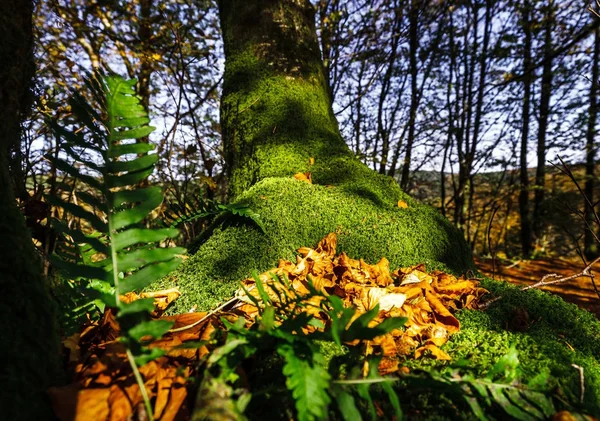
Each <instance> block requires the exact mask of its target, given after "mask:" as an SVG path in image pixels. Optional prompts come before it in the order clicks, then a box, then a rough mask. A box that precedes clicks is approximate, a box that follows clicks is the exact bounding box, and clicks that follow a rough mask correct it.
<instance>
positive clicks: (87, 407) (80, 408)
mask: <svg viewBox="0 0 600 421" xmlns="http://www.w3.org/2000/svg"><path fill="white" fill-rule="evenodd" d="M109 396H110V389H107V388H104V389H84V390H80V391H79V393H78V394H77V407H76V409H75V421H88V420H106V419H108V415H109V413H110V409H109V406H108V398H109Z"/></svg>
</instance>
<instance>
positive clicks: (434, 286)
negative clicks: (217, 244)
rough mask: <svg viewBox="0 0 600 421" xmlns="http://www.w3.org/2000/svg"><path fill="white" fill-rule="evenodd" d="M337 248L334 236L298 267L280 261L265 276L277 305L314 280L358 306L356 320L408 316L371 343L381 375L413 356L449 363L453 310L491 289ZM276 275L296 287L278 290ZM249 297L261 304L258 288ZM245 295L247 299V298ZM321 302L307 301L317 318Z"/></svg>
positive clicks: (455, 324)
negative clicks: (281, 298) (354, 255)
mask: <svg viewBox="0 0 600 421" xmlns="http://www.w3.org/2000/svg"><path fill="white" fill-rule="evenodd" d="M336 245H337V239H336V235H335V233H331V234H329V235H327V236H326V237H325V238H324V239H323V240H321V241H320V242H319V244H318V246H317V247H316V248H315V249H310V248H307V247H302V248H300V249H298V252H299V253H300V254H301V256H297V258H296V263H292V262H289V261H286V260H281V261H280V262H279V266H278V267H277V268H276V269H273V270H270V271H267V272H265V273H263V274H262V275H260V276H259V278H260V280H261V282H262V283H263V284H264V285H265V290H266V291H267V292H268V294H269V296H270V298H271V299H272V300H273V302H275V303H276V302H277V301H278V300H279V296H280V294H281V292H283V291H282V289H284V290H285V293H286V294H287V295H288V296H291V297H296V296H300V297H302V296H304V295H308V294H309V291H308V288H307V285H308V278H310V279H311V281H312V283H313V285H314V287H315V288H316V289H317V290H319V291H322V292H324V293H325V294H327V295H330V294H333V295H336V296H338V297H340V298H341V299H342V300H343V301H344V303H345V305H346V306H354V307H356V308H357V310H358V311H357V313H356V315H355V317H359V316H360V315H361V314H363V313H365V312H367V311H369V310H371V309H373V308H374V307H375V306H376V305H379V314H378V316H377V317H376V318H375V319H374V320H373V322H372V323H373V324H378V323H380V322H382V321H383V320H385V319H386V318H389V317H406V318H408V321H407V323H406V325H405V329H404V330H399V329H397V330H395V331H393V332H391V333H389V334H387V335H384V336H380V337H378V338H376V339H375V340H373V341H369V342H368V343H367V344H366V353H367V355H369V354H372V353H375V352H377V353H381V354H382V355H383V357H384V358H383V359H382V361H381V363H380V366H379V371H380V373H381V374H390V373H393V372H396V371H398V370H399V364H400V362H401V361H402V359H405V358H407V357H411V356H414V358H420V357H421V356H423V355H425V354H428V355H431V356H432V357H434V358H437V359H442V360H450V356H449V355H448V354H446V353H445V352H444V351H443V350H441V349H440V347H441V346H442V345H443V344H445V343H446V342H447V340H448V338H449V336H450V335H451V334H453V333H456V332H458V331H459V330H460V323H459V321H458V320H457V319H456V317H454V315H453V314H452V311H456V310H459V309H462V308H474V307H475V305H476V303H477V301H478V299H479V298H480V297H481V296H482V295H483V294H485V293H487V292H488V291H487V290H485V289H484V288H481V287H479V283H478V281H476V280H473V279H463V278H456V277H455V276H453V275H450V274H447V273H444V272H440V271H434V272H431V273H427V272H426V271H425V265H423V264H421V265H417V266H413V267H409V268H400V269H397V270H395V271H393V272H390V267H389V266H390V264H389V261H388V260H387V259H386V258H385V257H384V258H382V259H381V260H380V261H379V262H378V263H377V264H374V265H370V264H368V263H366V262H365V261H364V260H362V259H360V260H355V259H351V258H350V257H348V255H347V254H346V253H341V254H339V255H336ZM272 275H277V276H278V277H283V276H285V277H287V278H288V279H289V281H290V283H291V287H290V288H286V287H285V286H283V285H282V284H280V283H278V285H275V286H274V283H276V281H275V280H274V279H273V276H272ZM255 283H256V281H255V280H254V279H252V278H250V279H246V280H245V281H243V285H244V287H245V288H246V289H247V290H249V289H251V288H252V287H253V286H254V285H255ZM276 291H279V294H278V293H277V292H276ZM250 293H251V294H252V295H253V296H254V297H255V298H256V299H257V300H259V301H260V296H259V293H258V291H257V289H252V290H251V291H250ZM240 297H241V298H242V299H243V294H240ZM320 298H321V297H318V296H317V297H314V296H313V297H312V298H310V299H309V300H308V301H307V302H306V303H304V304H305V306H304V308H306V309H307V310H306V311H308V312H309V313H312V314H313V315H314V316H315V317H319V316H320V315H321V312H320V310H319V305H318V304H319V302H318V301H319V300H320ZM311 300H312V302H311ZM311 309H312V310H311ZM239 310H240V311H242V312H243V313H245V315H246V317H247V318H248V319H249V320H254V317H255V315H256V314H257V313H258V309H257V308H256V307H255V306H254V305H253V304H252V302H251V301H250V300H248V301H247V303H246V304H245V305H244V306H242V307H241V308H240V309H239Z"/></svg>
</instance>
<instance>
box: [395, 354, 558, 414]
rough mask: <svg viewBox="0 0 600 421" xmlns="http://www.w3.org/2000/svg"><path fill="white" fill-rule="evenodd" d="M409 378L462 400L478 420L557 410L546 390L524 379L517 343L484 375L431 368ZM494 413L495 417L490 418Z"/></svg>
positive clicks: (424, 386)
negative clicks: (437, 370) (443, 371)
mask: <svg viewBox="0 0 600 421" xmlns="http://www.w3.org/2000/svg"><path fill="white" fill-rule="evenodd" d="M462 366H463V367H462V368H467V367H468V362H466V361H465V362H463V363H462ZM406 379H408V380H409V381H408V384H409V385H411V386H413V387H418V388H423V389H427V390H436V391H439V392H440V393H443V394H445V395H448V396H451V397H454V398H456V399H458V400H462V401H463V402H465V403H466V405H467V406H468V408H470V410H471V411H472V413H473V414H474V415H475V416H476V418H477V419H479V420H488V419H514V420H527V421H535V420H545V419H548V418H550V417H552V415H554V414H555V413H556V409H555V407H554V403H553V400H552V397H551V395H550V394H548V393H547V391H544V392H546V393H544V392H542V391H540V390H539V389H538V390H536V388H535V387H533V386H532V387H528V386H527V385H524V384H522V383H521V381H520V379H521V375H520V369H519V359H518V353H517V351H516V349H515V348H514V347H512V348H511V349H510V351H509V352H508V353H507V354H506V355H504V356H503V357H501V358H500V359H499V360H498V361H497V362H496V364H494V365H493V366H492V368H491V369H490V370H489V372H488V373H487V374H486V375H485V376H484V377H477V376H474V375H473V374H461V369H460V368H456V369H454V370H453V371H452V372H451V373H446V374H440V373H438V372H436V371H435V370H431V371H428V372H423V373H421V374H416V375H409V376H406ZM546 380H547V376H546ZM542 383H545V382H542ZM492 414H494V415H495V417H494V418H490V417H491V416H492ZM496 417H497V418H496Z"/></svg>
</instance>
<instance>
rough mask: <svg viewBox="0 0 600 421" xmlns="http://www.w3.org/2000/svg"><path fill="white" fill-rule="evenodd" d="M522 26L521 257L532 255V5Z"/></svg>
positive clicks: (528, 6)
mask: <svg viewBox="0 0 600 421" xmlns="http://www.w3.org/2000/svg"><path fill="white" fill-rule="evenodd" d="M521 13H522V15H521V24H522V26H523V33H524V35H525V40H524V45H523V74H524V76H523V115H522V119H523V128H522V130H521V153H520V160H519V161H520V182H521V188H520V191H519V214H520V216H521V255H522V256H523V257H525V258H528V257H529V256H530V255H531V223H530V219H529V174H528V173H527V139H528V138H529V116H530V108H531V85H532V75H531V66H532V59H531V42H532V40H531V38H532V34H531V21H530V19H531V16H530V13H531V5H530V4H529V2H526V3H525V5H524V6H523V7H522V10H521Z"/></svg>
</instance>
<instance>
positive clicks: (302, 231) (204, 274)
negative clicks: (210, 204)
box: [153, 177, 472, 313]
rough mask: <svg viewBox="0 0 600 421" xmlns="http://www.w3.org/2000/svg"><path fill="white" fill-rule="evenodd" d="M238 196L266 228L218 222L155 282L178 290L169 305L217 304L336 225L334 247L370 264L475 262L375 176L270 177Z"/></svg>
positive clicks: (458, 266)
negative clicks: (320, 180)
mask: <svg viewBox="0 0 600 421" xmlns="http://www.w3.org/2000/svg"><path fill="white" fill-rule="evenodd" d="M393 193H395V194H396V196H395V197H394V196H390V195H391V194H393ZM398 198H404V199H406V200H407V201H408V202H410V203H411V205H410V206H409V208H408V209H403V208H398V206H397V200H396V199H398ZM239 201H240V202H243V203H246V204H248V205H249V206H250V207H251V208H252V209H253V210H255V211H257V212H258V213H259V214H260V215H261V218H262V219H263V222H264V225H265V227H266V231H267V235H263V234H261V233H260V232H259V230H258V229H256V228H255V227H254V226H252V225H237V226H228V227H220V228H217V229H216V230H215V231H214V232H213V234H212V235H211V236H210V237H209V238H208V239H207V241H206V242H205V243H204V244H202V245H201V246H200V248H199V250H198V252H197V253H196V254H195V255H194V256H192V257H190V258H189V259H188V260H187V261H186V262H185V263H184V264H183V265H182V266H181V267H180V268H179V269H178V270H177V271H176V272H174V273H172V274H171V275H170V276H169V277H168V278H166V279H164V280H163V281H161V283H160V284H159V285H155V286H153V288H164V287H168V286H173V285H177V286H179V288H180V289H181V290H182V292H183V294H182V296H181V297H180V298H179V299H178V300H177V301H176V302H175V305H174V307H173V308H172V310H171V312H175V313H176V312H184V311H187V310H189V309H190V308H192V307H193V306H194V305H197V306H198V308H199V309H202V310H206V309H209V308H211V307H214V306H215V305H217V304H218V303H220V302H222V301H224V300H226V299H228V298H229V297H231V295H232V293H233V292H234V290H235V289H237V288H238V285H239V284H238V282H239V281H240V280H242V279H244V278H246V277H248V276H250V275H251V274H252V271H253V270H257V271H259V272H262V271H265V270H268V269H269V268H272V267H275V266H276V265H277V263H278V261H279V259H288V260H293V259H295V255H296V250H297V249H298V248H299V247H303V246H312V245H316V244H317V242H318V241H319V240H320V239H321V238H323V237H324V236H325V235H327V234H328V233H330V232H333V231H335V232H337V234H338V251H340V252H342V251H345V252H346V253H348V255H350V256H351V257H355V258H359V257H360V258H363V259H365V260H366V261H369V262H372V263H375V262H377V261H378V260H379V259H381V258H382V257H384V256H385V257H386V258H387V259H388V260H389V261H390V264H391V267H398V266H409V265H413V264H417V263H421V262H425V263H427V264H428V265H429V267H430V268H436V267H437V268H445V267H447V268H450V269H451V270H453V271H455V272H464V271H466V270H467V269H470V268H472V260H471V256H470V252H469V250H468V248H467V246H466V245H465V243H464V240H463V239H462V237H461V235H460V233H459V232H458V231H457V230H456V229H455V228H453V227H452V226H451V225H450V223H449V222H448V221H447V220H445V219H444V218H443V217H442V216H441V215H439V213H438V212H437V211H435V210H434V209H432V208H430V207H427V206H423V205H419V204H417V203H414V201H412V200H411V199H409V198H407V197H406V196H405V195H404V194H402V193H401V191H400V189H398V188H394V186H392V185H391V184H388V183H387V181H386V180H384V179H380V178H379V177H375V178H374V182H373V183H372V184H369V180H368V179H365V180H363V181H362V182H354V181H353V182H351V183H348V184H344V183H342V184H340V185H339V186H332V187H328V186H321V185H314V184H308V183H305V182H301V181H297V180H295V179H293V178H268V179H265V180H263V181H261V182H259V183H257V184H256V185H255V186H254V187H252V188H251V189H250V190H248V191H247V192H246V193H244V194H243V195H242V196H240V198H239ZM394 204H395V205H394Z"/></svg>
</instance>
